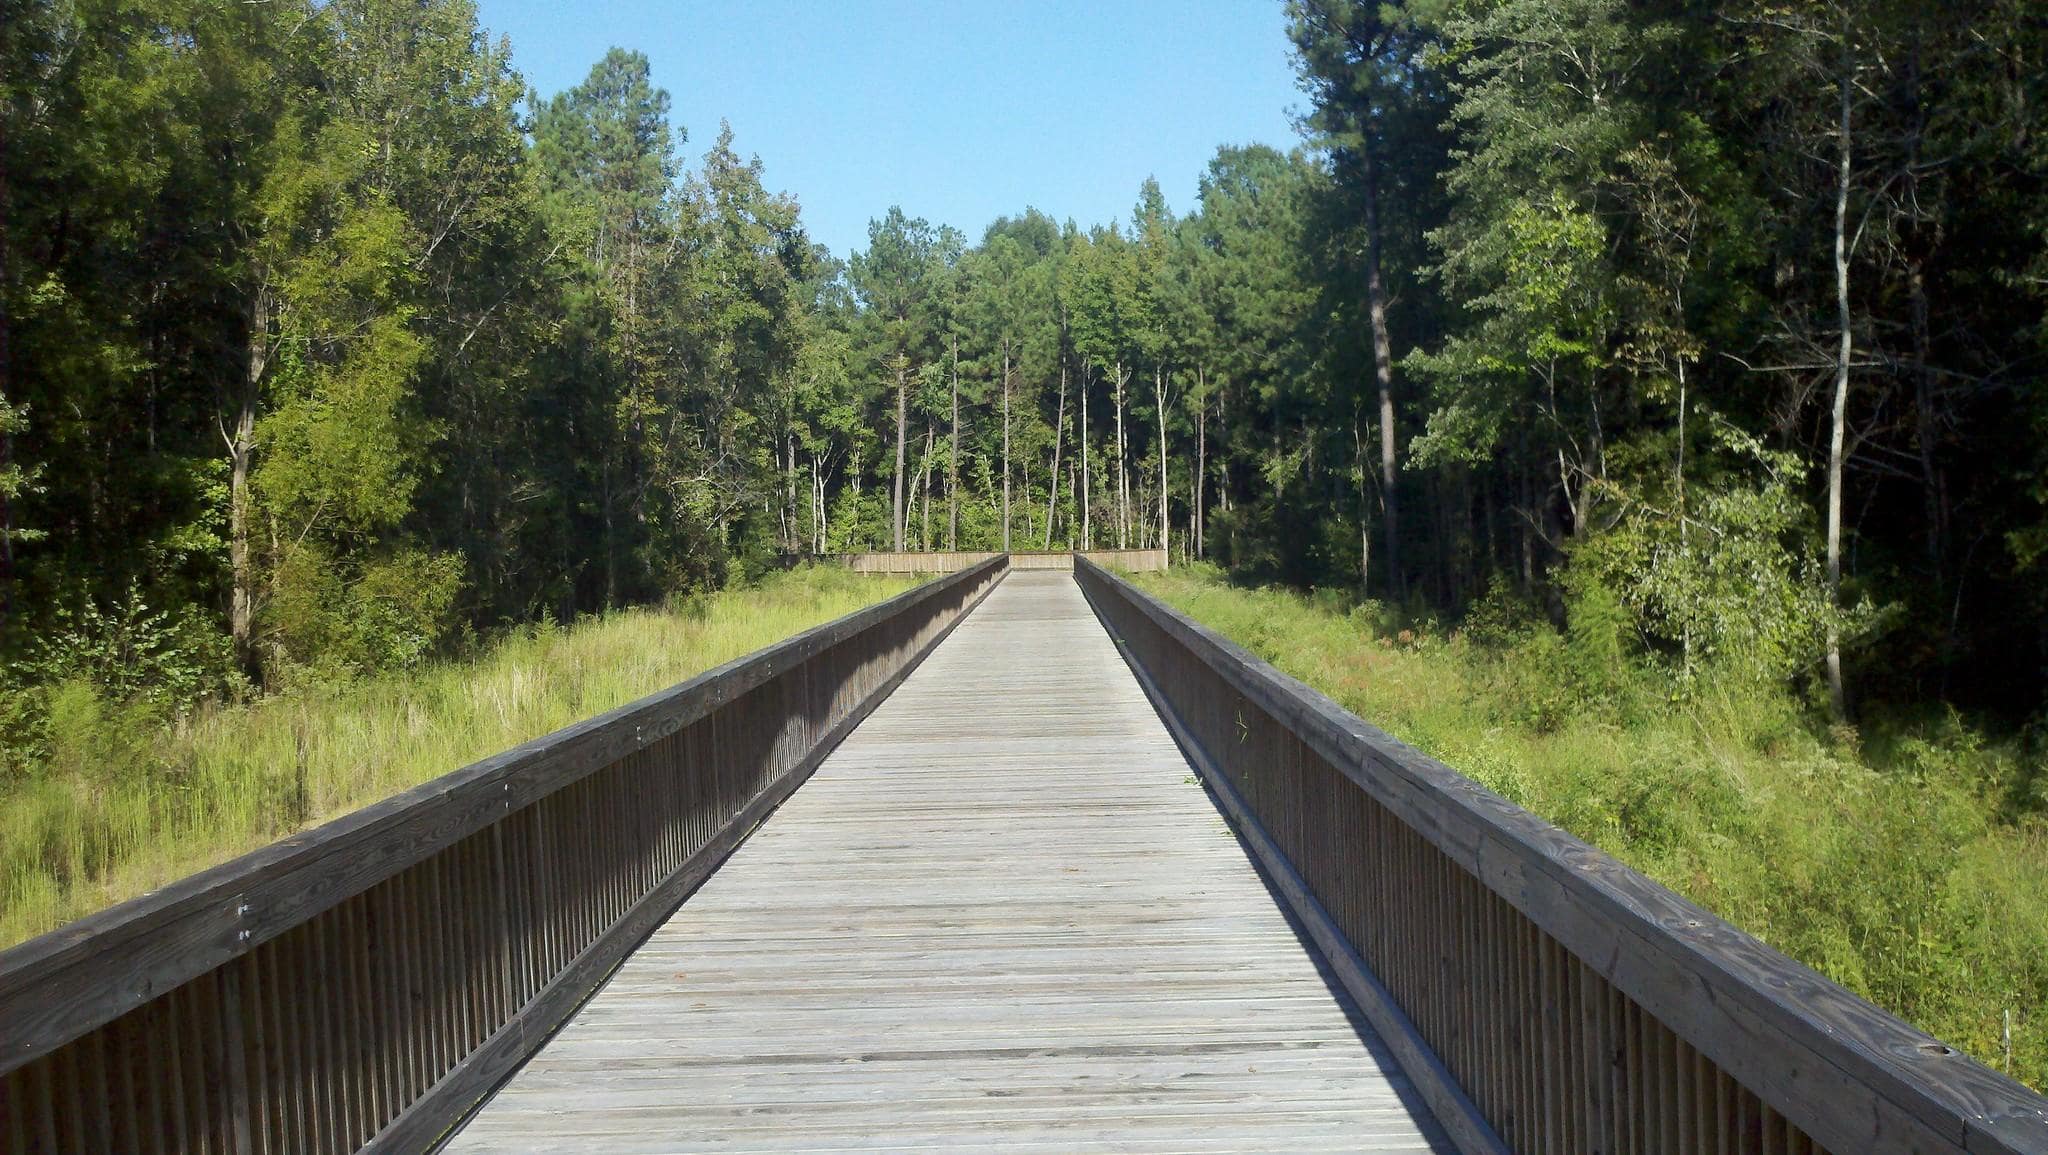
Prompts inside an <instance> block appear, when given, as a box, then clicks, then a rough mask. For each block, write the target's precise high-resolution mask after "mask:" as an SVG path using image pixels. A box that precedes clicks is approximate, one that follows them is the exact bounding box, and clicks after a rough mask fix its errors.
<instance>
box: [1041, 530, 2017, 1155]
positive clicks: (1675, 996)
mask: <svg viewBox="0 0 2048 1155" xmlns="http://www.w3.org/2000/svg"><path fill="white" fill-rule="evenodd" d="M1076 565H1077V567H1078V568H1080V569H1081V571H1082V572H1083V573H1084V574H1086V575H1089V576H1093V577H1096V578H1098V579H1099V580H1101V581H1103V582H1104V583H1106V584H1107V585H1109V586H1110V587H1111V588H1112V589H1115V590H1117V591H1118V592H1120V593H1121V594H1123V595H1124V596H1125V597H1127V598H1128V599H1129V600H1130V601H1131V603H1132V604H1133V605H1135V606H1136V607H1138V609H1140V610H1141V611H1142V612H1143V613H1144V614H1145V615H1146V616H1147V617H1149V618H1150V619H1151V620H1152V621H1153V622H1155V623H1156V624H1158V625H1159V626H1160V627H1161V628H1162V629H1164V630H1165V631H1166V632H1167V633H1168V634H1169V635H1170V636H1172V637H1174V638H1176V639H1177V640H1179V641H1180V642H1181V643H1183V644H1184V645H1186V646H1187V647H1188V649H1189V650H1190V652H1192V653H1194V654H1195V655H1197V656H1198V657H1199V658H1200V659H1201V660H1202V661H1203V662H1204V663H1205V664H1207V665H1208V666H1209V668H1210V669H1212V670H1214V671H1215V672H1216V673H1217V674H1218V675H1220V676H1221V677H1222V678H1223V679H1224V680H1225V681H1226V682H1227V683H1228V684H1229V685H1230V686H1231V687H1232V688H1233V689H1235V690H1236V691H1237V692H1238V693H1240V694H1242V695H1244V696H1245V697H1246V698H1247V699H1249V700H1250V701H1252V702H1253V703H1255V704H1256V705H1258V706H1259V707H1260V708H1261V709H1263V710H1265V711H1266V712H1267V713H1269V714H1270V715H1271V716H1272V717H1273V718H1274V719H1276V720H1277V721H1279V722H1280V723H1281V724H1282V725H1284V726H1286V727H1287V728H1288V729H1289V730H1291V731H1292V732H1293V733H1294V734H1296V735H1297V736H1298V737H1300V738H1301V739H1302V740H1303V741H1304V742H1306V743H1307V744H1308V745H1309V747H1310V748H1311V749H1313V750H1314V751H1315V752H1316V753H1317V754H1319V755H1321V756H1322V757H1323V758H1324V759H1326V760H1327V761H1328V762H1329V763H1330V764H1331V765H1332V766H1334V767H1336V768H1337V769H1339V770H1340V771H1341V772H1342V773H1343V774H1345V776H1346V777H1348V778H1350V779H1351V780H1352V781H1353V782H1355V783H1356V784H1357V785H1359V786H1360V787H1362V788H1364V789H1365V790H1366V791H1367V792H1368V793H1369V794H1371V795H1372V797H1373V798H1375V799H1376V800H1377V801H1379V802H1380V803H1381V804H1382V805H1384V806H1386V807H1387V808H1388V809H1389V810H1391V811H1393V812H1394V813H1395V814H1396V815H1398V816H1399V817H1400V818H1401V819H1402V820H1403V821H1404V822H1406V823H1407V824H1408V825H1409V826H1410V827H1412V828H1413V829H1414V830H1415V831H1416V832H1417V833H1418V834H1420V835H1421V836H1423V837H1424V838H1426V839H1427V840H1428V841H1429V842H1430V843H1431V844H1432V845H1434V846H1435V847H1436V848H1437V849H1439V850H1440V851H1442V852H1443V853H1444V854H1446V855H1448V856H1449V857H1450V858H1452V859H1453V860H1454V861H1456V862H1457V863H1459V864H1460V865H1461V866H1462V867H1463V868H1464V869H1465V870H1467V871H1469V872H1470V873H1471V874H1473V875H1474V876H1475V877H1477V878H1478V879H1480V880H1481V881H1482V882H1483V883H1484V884H1485V885H1486V886H1487V887H1488V888H1489V889H1490V890H1491V891H1493V893H1495V894H1496V895H1498V896H1500V897H1501V898H1502V899H1504V900H1506V901H1507V902H1508V903H1509V904H1510V905H1512V906H1514V907H1515V908H1516V909H1517V910H1519V911H1521V912H1522V913H1523V914H1524V915H1526V916H1528V917H1529V918H1530V919H1531V920H1532V921H1534V922H1535V923H1536V924H1537V925H1538V926H1540V927H1542V928H1543V929H1544V930H1545V931H1546V932H1547V933H1549V934H1551V935H1552V936H1553V937H1554V938H1556V939H1558V940H1559V941H1560V942H1562V943H1564V944H1565V945H1566V946H1567V948H1569V949H1571V950H1572V951H1573V953H1575V954H1577V955H1578V956H1579V957H1580V959H1581V960H1582V961H1583V962H1584V963H1586V964H1587V965H1588V966H1590V967H1592V968H1594V969H1595V970H1596V971H1598V972H1599V973H1600V974H1601V975H1602V976H1603V977H1605V978H1607V979H1608V981H1610V982H1612V983H1614V984H1615V985H1616V986H1617V987H1619V988H1621V989H1622V990H1624V991H1625V992H1627V993H1628V994H1629V996H1630V997H1631V998H1634V999H1635V1000H1636V1001H1637V1002H1639V1003H1641V1004H1643V1005H1644V1006H1645V1007H1646V1008H1648V1009H1650V1010H1651V1011H1652V1012H1653V1013H1655V1014H1657V1015H1658V1017H1659V1018H1660V1019H1662V1020H1663V1021H1664V1022H1665V1024H1666V1025H1667V1026H1669V1027H1671V1029H1673V1030H1674V1031H1676V1032H1677V1033H1678V1034H1679V1035H1680V1036H1681V1037H1683V1038H1685V1039H1687V1041H1688V1042H1690V1043H1692V1045H1694V1046H1696V1047H1698V1048H1699V1049H1700V1050H1701V1051H1702V1052H1703V1053H1706V1054H1707V1055H1708V1056H1709V1057H1710V1058H1713V1059H1715V1060H1716V1061H1717V1062H1720V1063H1722V1064H1723V1065H1724V1066H1729V1067H1734V1066H1737V1065H1738V1064H1739V1065H1743V1066H1749V1067H1752V1068H1753V1067H1754V1066H1755V1065H1756V1062H1757V1061H1758V1060H1757V1052H1758V1051H1759V1049H1770V1048H1776V1049H1777V1051H1778V1052H1779V1054H1778V1055H1777V1056H1776V1058H1777V1059H1782V1060H1783V1061H1772V1062H1771V1063H1770V1065H1771V1066H1772V1067H1773V1068H1774V1069H1775V1070H1777V1071H1778V1072H1780V1074H1779V1076H1778V1077H1777V1078H1775V1079H1774V1080H1773V1082H1774V1084H1775V1085H1774V1086H1772V1087H1770V1088H1768V1090H1769V1091H1770V1093H1771V1096H1772V1097H1773V1098H1775V1099H1778V1100H1781V1101H1782V1102H1780V1103H1778V1104H1775V1105H1778V1107H1779V1109H1780V1110H1782V1111H1785V1113H1786V1114H1787V1115H1788V1116H1792V1117H1794V1118H1795V1121H1799V1122H1801V1123H1802V1125H1803V1126H1806V1129H1807V1130H1808V1131H1809V1132H1810V1133H1815V1134H1816V1136H1817V1137H1818V1135H1819V1134H1831V1135H1845V1134H1846V1135H1857V1134H1863V1135H1867V1136H1869V1137H1870V1139H1871V1143H1870V1144H1868V1145H1867V1146H1866V1148H1865V1149H1876V1148H1877V1147H1879V1146H1883V1145H1885V1143H1886V1141H1888V1140H1889V1141H1890V1143H1891V1145H1893V1146H1896V1145H1897V1136H1898V1135H1899V1134H1905V1133H1909V1131H1908V1129H1906V1128H1899V1129H1898V1130H1896V1131H1895V1130H1894V1129H1893V1128H1891V1127H1890V1126H1888V1125H1887V1122H1886V1116H1887V1115H1888V1114H1889V1113H1891V1112H1898V1113H1902V1114H1903V1115H1904V1116H1906V1119H1905V1120H1901V1121H1902V1122H1910V1123H1911V1124H1913V1125H1916V1126H1918V1127H1921V1128H1925V1129H1926V1130H1928V1131H1930V1132H1932V1133H1934V1134H1936V1135H1939V1136H1941V1137H1942V1138H1944V1139H1945V1140H1947V1141H1949V1142H1952V1143H1954V1144H1955V1145H1956V1146H1957V1147H1959V1148H1961V1149H1964V1150H1969V1151H1980V1150H1982V1151H1999V1152H2014V1153H2017V1152H2048V1098H2044V1097H2043V1096H2041V1095H2039V1094H2036V1093H2035V1092H2034V1091H2032V1090H2031V1089H2029V1088H2028V1087H2026V1086H2025V1085H2024V1084H2022V1083H2020V1082H2018V1081H2017V1080H2014V1079H2012V1078H2009V1077H2007V1076H2005V1075H2002V1074H2000V1073H1998V1072H1997V1071H1994V1070H1992V1069H1990V1068H1989V1067H1986V1066H1984V1065H1983V1064H1981V1063H1978V1062H1977V1061H1975V1060H1974V1059H1971V1058H1970V1057H1969V1056H1967V1055H1964V1054H1963V1053H1962V1052H1960V1051H1957V1050H1955V1049H1953V1048H1951V1047H1949V1046H1947V1045H1946V1044H1944V1043H1942V1042H1940V1041H1939V1040H1937V1039H1935V1038H1934V1037H1933V1036H1931V1035H1928V1034H1927V1033H1926V1032H1924V1031H1922V1030H1920V1029H1919V1028H1917V1027H1914V1026H1913V1025H1912V1024H1910V1023H1907V1022H1906V1021H1904V1020H1903V1019H1900V1018H1898V1017H1897V1016H1895V1015H1892V1014H1891V1013H1889V1012H1887V1011H1885V1010H1883V1009H1882V1008H1879V1007H1877V1006H1875V1005H1873V1004H1871V1003H1869V1002H1867V1001H1865V1000H1864V999H1862V998H1859V997H1858V996H1856V995H1855V994H1853V993H1851V992H1850V991H1848V990H1846V989H1844V988H1843V987H1841V986H1840V985H1838V984H1836V983H1834V982H1833V981H1831V980H1829V979H1828V978H1826V977H1825V976H1823V975H1821V974H1819V973H1817V972H1815V971H1814V970H1812V969H1811V968H1809V967H1807V966H1805V965H1804V964H1802V963H1800V962H1798V961H1797V960H1794V959H1792V958H1790V957H1788V956H1786V955H1785V954H1783V953H1781V952H1779V951H1778V950H1776V949H1775V948H1773V947H1771V946H1769V945H1767V944H1765V943H1764V942H1762V941H1761V940H1759V939H1757V938H1755V937H1754V936H1752V935H1750V934H1748V933H1746V932H1744V931H1742V930H1741V929H1740V928H1738V927H1735V926H1734V925H1732V924H1730V923H1728V922H1727V921H1726V920H1724V919H1722V918H1720V917H1719V916H1718V915H1715V914H1713V913H1712V912H1711V911H1708V910H1706V909H1705V908H1703V907H1701V906H1699V905H1697V904H1696V903H1693V902H1691V901H1690V900H1688V899H1686V898H1683V897H1681V896H1680V895H1678V894H1677V893H1675V892H1673V891H1671V890H1669V889H1667V888H1666V887H1664V886H1662V885H1660V884H1658V883H1656V882H1654V881H1652V880H1651V879H1650V878H1648V877H1646V876H1645V875H1643V874H1641V873H1639V872H1637V871H1635V870H1634V869H1632V868H1630V867H1628V866H1626V865H1624V864H1623V863H1621V862H1620V861H1619V860H1617V859H1615V858H1614V857H1612V856H1611V855H1608V854H1607V853H1605V852H1604V851H1601V850H1599V849H1597V848H1595V847H1593V846H1591V845H1589V844H1588V843H1586V842H1583V841H1581V840H1580V839H1578V838H1576V837H1574V836H1572V835H1571V834H1569V833H1566V832H1565V831H1563V830H1561V829H1559V828H1558V827H1556V826H1553V825H1551V824H1550V823H1548V822H1545V821H1543V820H1542V819H1540V818H1538V817H1537V816H1535V815H1534V814H1531V813H1530V812H1528V811H1527V810H1524V809H1522V808H1521V807H1519V806H1516V805H1514V804H1513V803H1511V802H1509V801H1507V800H1506V799H1505V798H1502V797H1501V796H1499V795H1498V794H1495V793H1493V792H1492V791H1490V790H1487V789H1486V788H1485V787H1483V786H1480V785H1479V784H1478V783H1476V782H1473V781H1472V780H1471V779H1469V778H1466V777H1465V776H1463V775H1462V774H1459V773H1458V772H1457V771H1455V770H1453V769H1451V768H1450V767H1449V766H1447V765H1445V764H1444V763H1442V762H1439V761H1437V760H1436V759H1434V758H1431V757H1429V756H1428V755H1426V754H1423V753H1422V752H1420V751H1418V750H1416V749H1414V748H1413V747H1410V746H1408V745H1406V744H1405V743H1402V742H1400V741H1399V740H1397V739H1395V738H1393V737H1392V736H1390V735H1388V734H1387V733H1385V732H1384V731H1382V730H1380V729H1379V728H1377V727H1375V726H1373V725H1371V724H1370V723H1368V722H1366V721H1364V720H1363V719H1360V718H1359V717H1357V716H1356V715H1354V714H1352V713H1350V712H1349V711H1347V710H1345V709H1344V708H1343V707H1341V706H1339V705H1337V703H1335V702H1333V701H1331V700H1330V699H1329V698H1327V697H1325V696H1323V695H1322V694H1321V693H1319V692H1317V691H1316V690H1314V689H1312V688H1310V687H1309V686H1307V685H1305V684H1303V683H1302V682H1300V681H1298V680H1296V679H1294V678H1291V677H1289V676H1288V675H1286V674H1283V673H1281V672H1280V671H1279V670H1276V669H1274V668H1273V667H1272V666H1271V665H1269V664H1268V663H1266V662H1265V661H1264V660H1262V659H1260V658H1259V657H1257V656H1256V655H1254V654H1252V653H1251V652H1250V651H1248V650H1246V649H1244V648H1243V647H1242V646H1239V645H1237V644H1236V643H1234V642H1231V641H1229V640H1228V639H1226V638H1223V637H1222V636H1220V635H1218V634H1216V633H1215V632H1213V631H1211V630H1209V629H1208V628H1207V627H1205V626H1203V625H1201V624H1199V623H1197V622H1196V621H1194V620H1193V619H1192V618H1190V617H1188V616H1187V615H1185V614H1183V613H1181V612H1179V611H1178V610H1175V609H1173V608H1172V607H1170V606H1167V605H1166V604H1164V603H1163V602H1161V601H1159V600H1158V599H1156V598H1153V597H1151V596H1150V595H1148V594H1146V593H1145V592H1144V591H1142V590H1140V589H1138V588H1137V587H1136V586H1134V585H1132V584H1131V583H1130V582H1129V581H1128V580H1126V579H1125V578H1124V577H1122V576H1121V575H1119V574H1117V573H1116V572H1115V571H1113V570H1110V569H1107V568H1105V567H1103V566H1100V565H1096V564H1095V563H1093V562H1090V561H1088V560H1087V559H1086V558H1082V559H1078V560H1077V562H1076ZM1745 1053H1747V1056H1748V1057H1747V1059H1745V1057H1744V1056H1745ZM1766 1057H1767V1058H1770V1057H1771V1056H1766ZM1844 1087H1851V1088H1861V1089H1862V1090H1864V1091H1865V1092H1867V1094H1864V1095H1861V1096H1854V1097H1850V1098H1845V1097H1844V1096H1842V1095H1841V1094H1840V1092H1841V1090H1842V1089H1843V1088H1844ZM1799 1116H1805V1117H1806V1120H1820V1121H1821V1123H1820V1125H1818V1126H1807V1125H1806V1120H1801V1119H1800V1118H1799ZM1886 1149H1889V1147H1886Z"/></svg>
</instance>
